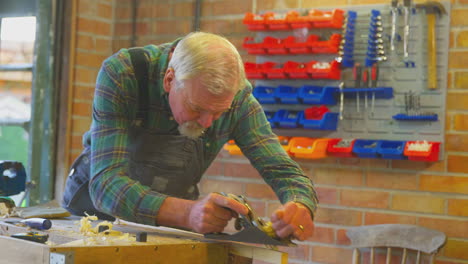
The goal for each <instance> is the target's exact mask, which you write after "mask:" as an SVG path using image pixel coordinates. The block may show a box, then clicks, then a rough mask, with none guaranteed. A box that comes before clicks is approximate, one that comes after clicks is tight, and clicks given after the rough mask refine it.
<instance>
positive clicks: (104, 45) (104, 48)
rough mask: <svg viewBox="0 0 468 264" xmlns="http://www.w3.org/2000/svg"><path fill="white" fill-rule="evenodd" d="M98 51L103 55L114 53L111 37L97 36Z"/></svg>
mask: <svg viewBox="0 0 468 264" xmlns="http://www.w3.org/2000/svg"><path fill="white" fill-rule="evenodd" d="M96 51H97V52H99V53H100V54H103V55H106V56H107V55H111V54H112V41H111V40H110V39H103V38H96Z"/></svg>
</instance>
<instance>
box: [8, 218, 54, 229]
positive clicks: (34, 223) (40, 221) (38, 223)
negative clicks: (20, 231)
mask: <svg viewBox="0 0 468 264" xmlns="http://www.w3.org/2000/svg"><path fill="white" fill-rule="evenodd" d="M5 222H6V223H9V224H13V225H22V226H29V227H31V228H34V229H38V230H47V229H50V228H51V227H52V221H50V220H49V219H45V218H29V219H24V220H21V221H14V222H13V221H5Z"/></svg>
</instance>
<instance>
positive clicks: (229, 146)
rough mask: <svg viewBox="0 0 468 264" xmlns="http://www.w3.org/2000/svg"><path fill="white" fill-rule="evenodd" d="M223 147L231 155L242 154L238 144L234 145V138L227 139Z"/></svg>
mask: <svg viewBox="0 0 468 264" xmlns="http://www.w3.org/2000/svg"><path fill="white" fill-rule="evenodd" d="M224 149H225V150H227V151H228V152H229V154H231V155H242V151H241V149H240V148H239V146H237V145H236V143H235V142H234V140H232V139H231V140H229V141H228V142H227V143H226V144H224Z"/></svg>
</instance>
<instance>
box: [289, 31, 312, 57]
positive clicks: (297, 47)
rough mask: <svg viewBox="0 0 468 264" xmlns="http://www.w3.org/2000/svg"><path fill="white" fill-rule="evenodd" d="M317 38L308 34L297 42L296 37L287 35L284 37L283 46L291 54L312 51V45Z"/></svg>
mask: <svg viewBox="0 0 468 264" xmlns="http://www.w3.org/2000/svg"><path fill="white" fill-rule="evenodd" d="M318 39H319V36H317V35H309V36H308V37H307V40H306V41H304V42H298V40H297V38H296V37H293V36H289V37H287V38H285V39H284V46H285V47H286V48H287V49H288V51H289V53H291V54H305V53H311V52H312V49H311V47H312V45H313V43H314V42H315V41H317V40H318Z"/></svg>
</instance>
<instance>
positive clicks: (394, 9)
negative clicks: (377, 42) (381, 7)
mask: <svg viewBox="0 0 468 264" xmlns="http://www.w3.org/2000/svg"><path fill="white" fill-rule="evenodd" d="M391 14H392V32H391V35H390V50H392V51H394V50H395V41H396V39H397V23H398V22H397V17H398V0H392V9H391Z"/></svg>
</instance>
